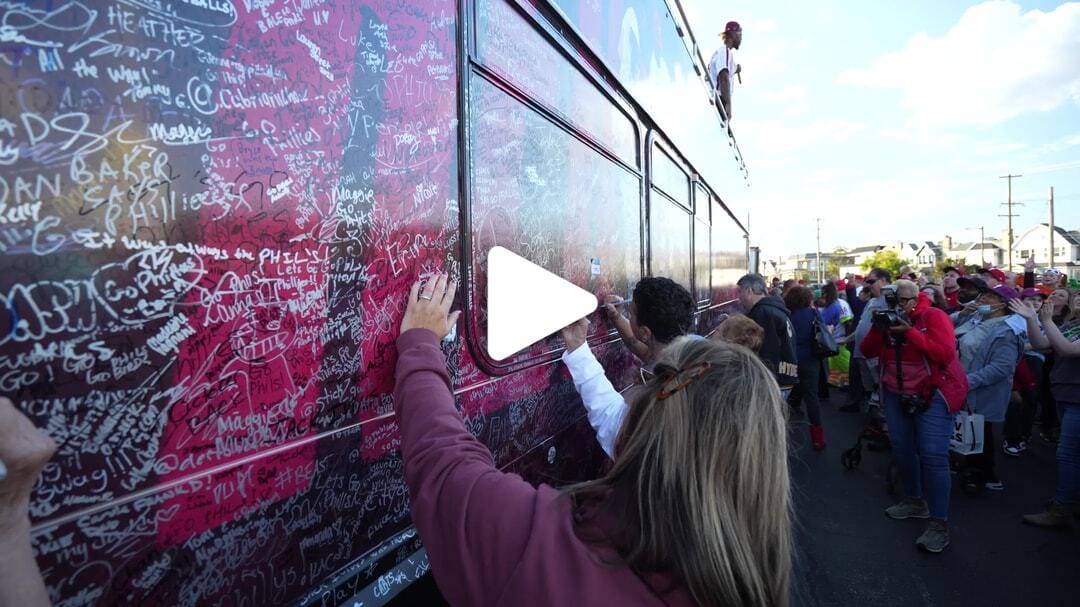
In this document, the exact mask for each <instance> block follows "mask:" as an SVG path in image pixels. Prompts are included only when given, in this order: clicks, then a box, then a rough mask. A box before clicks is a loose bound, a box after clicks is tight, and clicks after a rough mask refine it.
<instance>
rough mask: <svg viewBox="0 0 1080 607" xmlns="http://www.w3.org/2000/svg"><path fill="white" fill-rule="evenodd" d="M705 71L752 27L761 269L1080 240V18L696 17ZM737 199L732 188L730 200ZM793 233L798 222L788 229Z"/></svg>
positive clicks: (963, 8) (997, 9)
mask: <svg viewBox="0 0 1080 607" xmlns="http://www.w3.org/2000/svg"><path fill="white" fill-rule="evenodd" d="M682 2H683V6H684V9H685V10H686V12H687V15H688V20H689V21H690V23H691V27H692V28H693V30H694V33H695V35H696V37H697V39H698V43H699V45H700V46H701V47H702V54H703V55H704V56H705V58H706V60H708V57H709V56H710V55H711V54H712V51H713V50H715V48H716V47H717V46H718V45H720V44H721V42H720V37H719V32H720V31H721V30H723V27H724V23H726V22H727V21H729V20H736V21H738V22H739V23H740V24H741V25H742V28H743V41H742V46H741V48H740V50H739V51H738V52H737V55H736V60H737V62H738V63H740V64H741V65H742V84H741V85H738V84H736V88H735V92H734V93H733V100H732V102H733V108H732V114H733V119H732V128H733V130H734V132H735V136H736V140H737V141H738V142H739V146H740V148H741V150H742V152H743V155H744V157H745V159H746V164H747V167H748V169H749V171H750V200H751V216H750V232H751V241H752V242H753V243H754V244H757V245H759V246H760V247H761V254H762V258H763V259H776V258H778V257H786V256H788V255H792V254H796V253H798V252H810V251H814V250H815V248H816V240H815V237H816V234H815V218H821V248H822V250H823V251H831V250H832V249H833V248H834V247H837V246H847V247H852V246H858V245H865V244H890V243H895V242H897V241H899V240H904V241H911V242H915V241H924V240H933V241H935V242H936V241H940V240H941V239H942V237H943V236H945V235H946V234H948V235H951V236H952V237H953V239H954V240H955V241H975V240H978V239H979V229H978V228H979V226H983V227H985V231H986V235H987V236H988V237H989V236H991V235H998V234H1003V232H1004V230H1005V228H1006V221H1007V220H1006V218H1005V217H1001V216H999V215H1004V214H1005V213H1006V210H1005V209H1006V207H1005V206H1004V205H1003V203H1004V202H1005V201H1006V198H1007V194H1008V184H1007V180H1005V179H999V176H1001V175H1007V174H1009V173H1012V174H1023V175H1024V176H1023V177H1022V178H1018V179H1014V180H1013V200H1014V201H1020V202H1023V203H1024V206H1015V207H1014V210H1013V212H1014V213H1015V214H1017V215H1018V217H1014V218H1013V231H1014V235H1015V236H1016V237H1019V235H1020V233H1021V231H1022V230H1023V229H1024V228H1026V227H1030V226H1032V225H1034V224H1036V223H1038V222H1046V221H1048V218H1049V205H1048V198H1049V190H1050V187H1051V186H1054V192H1055V200H1056V204H1055V220H1056V224H1057V225H1059V226H1062V227H1064V228H1066V229H1070V230H1076V229H1080V2H1066V3H1056V2H1027V1H1025V2H1019V3H1017V2H1011V1H1007V0H990V1H986V2H979V3H975V2H956V1H952V0H950V1H947V2H942V1H941V0H932V1H931V0H905V1H904V2H882V1H874V2H860V1H855V0H847V1H839V0H814V2H804V1H790V2H778V1H770V0H753V1H746V0H743V1H739V0H736V1H728V0H725V1H723V2H720V1H717V0H682ZM721 193H722V188H721ZM778 218H783V219H778Z"/></svg>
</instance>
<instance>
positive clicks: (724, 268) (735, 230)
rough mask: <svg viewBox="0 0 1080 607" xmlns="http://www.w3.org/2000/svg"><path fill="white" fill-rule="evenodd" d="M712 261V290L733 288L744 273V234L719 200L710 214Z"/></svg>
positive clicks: (745, 261) (745, 260) (745, 264)
mask: <svg viewBox="0 0 1080 607" xmlns="http://www.w3.org/2000/svg"><path fill="white" fill-rule="evenodd" d="M712 259H713V263H712V287H713V289H714V290H715V289H728V288H731V287H734V285H735V282H736V281H738V280H739V278H740V277H741V276H742V275H743V274H745V273H746V267H747V259H746V233H745V232H744V231H743V229H742V228H741V227H740V226H739V224H738V223H736V221H735V220H734V219H732V217H731V215H729V214H728V212H727V209H725V208H724V206H723V205H722V204H721V203H720V201H719V200H716V201H715V202H714V204H713V212H712ZM718 303H719V302H718Z"/></svg>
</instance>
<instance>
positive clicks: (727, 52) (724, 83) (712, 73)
mask: <svg viewBox="0 0 1080 607" xmlns="http://www.w3.org/2000/svg"><path fill="white" fill-rule="evenodd" d="M720 36H721V37H722V38H723V40H724V46H722V47H720V48H719V49H717V50H716V52H715V53H713V56H712V59H710V60H709V83H710V84H711V85H712V88H713V90H714V91H715V95H716V96H717V97H718V98H719V101H720V105H721V106H722V107H723V108H724V115H725V116H726V118H727V120H731V91H732V90H733V89H734V88H735V86H734V79H735V77H736V76H738V78H739V83H740V84H741V83H742V76H741V75H740V74H742V66H741V65H739V64H737V63H735V51H736V50H737V49H738V48H739V46H740V45H742V26H740V25H739V24H738V23H737V22H735V21H728V23H727V25H726V26H724V31H723V33H722V34H720Z"/></svg>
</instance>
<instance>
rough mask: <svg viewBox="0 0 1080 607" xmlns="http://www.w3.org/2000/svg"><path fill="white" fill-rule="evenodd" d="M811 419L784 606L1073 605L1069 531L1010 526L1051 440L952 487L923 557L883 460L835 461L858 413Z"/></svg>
mask: <svg viewBox="0 0 1080 607" xmlns="http://www.w3.org/2000/svg"><path fill="white" fill-rule="evenodd" d="M823 420H824V421H823V423H824V425H825V428H826V435H827V439H828V448H826V449H825V451H823V452H821V453H817V452H815V451H813V450H812V449H811V448H810V439H809V435H808V432H807V429H806V423H807V422H806V420H805V418H802V419H794V420H792V422H791V434H790V436H791V445H792V454H791V460H790V463H791V470H792V477H793V479H794V490H795V509H796V520H797V526H798V531H797V542H798V550H799V558H798V562H797V563H796V574H795V576H796V579H795V588H794V593H795V600H794V605H797V606H805V607H816V606H819V605H822V606H824V605H829V606H832V605H873V606H874V607H888V606H892V605H903V606H906V605H924V606H935V605H941V606H945V605H947V606H949V607H963V606H967V605H973V606H980V607H982V606H988V605H1040V606H1042V605H1078V604H1080V531H1077V532H1074V531H1065V530H1044V529H1036V528H1032V527H1028V526H1026V525H1022V524H1021V523H1020V515H1021V514H1024V513H1027V512H1034V511H1037V510H1038V509H1039V508H1040V507H1041V504H1042V502H1043V501H1045V500H1046V499H1048V498H1049V497H1050V496H1051V495H1052V494H1053V488H1054V479H1055V470H1054V450H1053V447H1051V446H1049V445H1046V444H1044V443H1041V442H1040V441H1038V440H1036V444H1035V445H1033V446H1032V448H1031V449H1029V450H1028V451H1027V452H1026V453H1025V454H1024V455H1023V457H1021V458H1019V459H1013V458H1006V457H1005V456H1004V455H1001V457H999V458H998V470H999V474H1000V476H1001V478H1002V481H1003V482H1004V483H1005V491H1003V492H1000V493H995V492H985V493H983V494H982V495H978V496H969V495H965V494H964V493H963V492H961V491H960V488H959V486H954V488H953V496H952V507H951V513H950V518H951V522H950V529H951V541H952V544H951V545H950V546H949V548H948V549H947V550H946V551H945V552H944V553H943V554H940V555H928V554H924V553H922V552H920V551H919V550H918V549H916V548H915V538H916V537H918V536H919V534H920V533H921V532H922V528H923V525H924V522H923V521H893V520H890V519H888V518H886V517H885V515H884V513H883V510H884V508H885V507H886V506H888V505H890V504H891V503H892V502H893V500H894V498H893V497H892V496H889V495H887V494H886V492H885V474H886V471H887V469H888V463H889V455H888V454H887V453H871V452H869V451H866V450H864V451H863V461H862V465H861V466H860V467H859V469H857V470H854V471H846V470H844V468H843V467H842V466H841V465H840V453H841V452H842V451H843V450H844V449H846V448H848V447H850V446H851V444H852V443H853V442H854V439H855V436H856V434H857V432H858V430H859V428H860V427H861V425H862V422H863V416H861V415H853V414H845V413H839V412H837V411H836V410H835V406H834V405H831V404H828V403H825V404H824V411H823ZM998 434H1000V433H998ZM998 448H999V449H1000V445H998ZM1078 528H1080V525H1078ZM414 586H415V588H410V590H408V591H406V592H405V593H403V594H402V595H401V596H400V597H399V600H398V601H395V605H432V604H440V603H439V602H438V599H437V595H434V596H433V593H434V584H433V583H431V580H430V576H427V579H425V580H423V581H422V582H421V583H419V584H416V585H414Z"/></svg>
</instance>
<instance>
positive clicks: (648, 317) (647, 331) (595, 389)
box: [561, 277, 701, 459]
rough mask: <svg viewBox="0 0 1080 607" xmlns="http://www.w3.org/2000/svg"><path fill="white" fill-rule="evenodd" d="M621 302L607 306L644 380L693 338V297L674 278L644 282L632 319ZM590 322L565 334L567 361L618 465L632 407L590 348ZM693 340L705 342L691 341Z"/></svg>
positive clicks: (596, 427) (637, 291) (598, 433)
mask: <svg viewBox="0 0 1080 607" xmlns="http://www.w3.org/2000/svg"><path fill="white" fill-rule="evenodd" d="M619 303H621V302H609V303H608V304H607V306H606V308H607V312H608V317H609V318H611V319H612V321H613V322H614V324H615V328H616V329H617V330H618V331H619V334H620V335H621V336H622V338H623V340H624V342H625V343H626V346H627V348H629V349H630V351H631V352H633V353H634V355H636V356H637V357H638V358H640V359H641V360H642V362H643V363H644V365H645V366H644V367H643V374H644V373H645V372H649V371H650V370H651V365H652V361H654V360H655V359H656V355H657V354H659V353H660V351H661V350H663V349H664V348H665V347H666V346H667V345H668V344H669V343H671V341H673V340H674V339H675V338H677V337H680V336H683V335H687V334H688V332H689V331H690V326H691V324H692V323H693V320H694V300H693V298H692V297H691V296H690V293H689V292H688V291H687V290H686V289H684V288H683V287H682V286H680V285H679V284H677V283H675V282H674V281H672V280H671V279H669V278H660V277H648V278H643V279H642V280H641V282H639V283H638V284H637V286H636V287H635V288H634V298H633V300H632V301H630V302H629V303H628V306H627V307H628V308H629V311H630V318H629V319H627V318H625V317H623V316H622V314H620V313H619V312H618V310H617V308H616V306H617V305H619ZM588 331H589V321H588V320H587V319H584V318H582V319H580V320H578V321H577V322H575V323H573V324H571V325H569V326H567V327H565V328H564V329H562V332H561V334H562V337H563V340H564V341H565V342H566V351H565V352H564V353H563V356H562V360H563V362H564V363H566V368H567V369H568V370H569V371H570V376H571V377H572V378H573V379H574V387H575V388H577V391H578V393H579V394H581V400H582V402H583V403H584V404H585V410H586V411H587V412H588V414H589V423H590V424H591V425H592V427H593V429H594V430H596V440H597V441H599V442H600V446H601V447H603V449H604V452H605V453H607V455H608V457H610V458H612V459H615V439H616V437H617V436H618V434H619V429H620V428H621V427H622V422H623V418H624V417H625V416H626V411H627V404H626V401H625V400H624V399H623V395H622V394H620V393H619V391H618V390H616V389H615V387H614V386H612V385H611V382H610V381H608V378H607V376H606V375H604V368H603V367H602V366H601V365H600V362H599V361H597V360H596V356H594V355H593V353H592V350H590V349H589V346H588V344H587V343H586V338H587V336H588ZM689 337H691V338H693V339H701V338H700V336H697V335H690V336H689Z"/></svg>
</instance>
